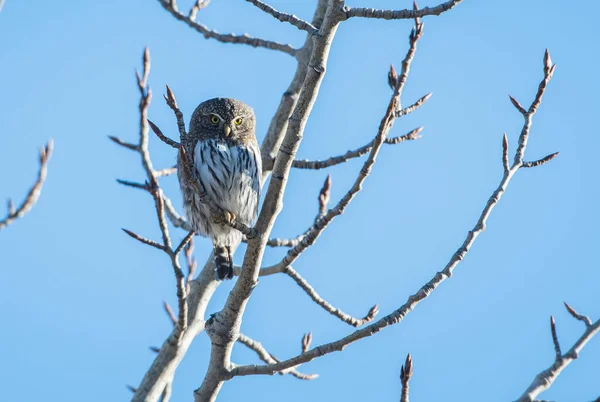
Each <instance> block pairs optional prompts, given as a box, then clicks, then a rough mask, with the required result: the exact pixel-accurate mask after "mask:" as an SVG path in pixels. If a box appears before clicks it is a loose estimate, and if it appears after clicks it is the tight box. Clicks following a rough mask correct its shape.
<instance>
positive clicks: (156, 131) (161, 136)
mask: <svg viewBox="0 0 600 402" xmlns="http://www.w3.org/2000/svg"><path fill="white" fill-rule="evenodd" d="M167 88H169V87H168V86H167ZM169 89H170V88H169ZM167 104H169V101H168V100H167ZM175 108H176V111H175V116H177V118H178V119H177V124H178V125H180V124H183V134H184V135H185V123H183V113H181V111H180V110H179V108H177V104H175ZM177 112H179V115H178V114H177ZM179 119H181V121H180V120H179ZM148 124H149V125H150V128H152V131H154V134H156V136H157V137H158V138H159V139H160V140H161V141H162V142H164V143H165V144H167V145H168V146H170V147H173V148H179V143H178V142H177V141H173V140H172V139H170V138H169V137H167V136H166V135H164V134H163V132H162V131H161V130H160V128H158V126H157V125H156V124H154V123H152V121H150V120H148ZM180 127H181V126H180ZM179 132H180V134H181V129H180V131H179Z"/></svg>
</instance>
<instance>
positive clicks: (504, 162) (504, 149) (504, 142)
mask: <svg viewBox="0 0 600 402" xmlns="http://www.w3.org/2000/svg"><path fill="white" fill-rule="evenodd" d="M502 166H503V167H504V173H508V171H509V170H510V166H509V162H508V137H506V133H504V137H502Z"/></svg>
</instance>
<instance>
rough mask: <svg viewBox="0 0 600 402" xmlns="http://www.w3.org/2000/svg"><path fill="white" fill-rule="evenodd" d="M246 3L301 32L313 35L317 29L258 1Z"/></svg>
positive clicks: (250, 0) (253, 0) (252, 0)
mask: <svg viewBox="0 0 600 402" xmlns="http://www.w3.org/2000/svg"><path fill="white" fill-rule="evenodd" d="M246 1H247V2H248V3H251V4H253V5H254V6H255V7H257V8H259V9H261V10H262V11H264V12H265V13H267V14H269V15H271V16H273V17H275V18H276V19H278V20H279V21H281V22H287V23H290V24H292V25H293V26H295V27H296V28H298V29H299V30H301V31H306V32H308V33H309V34H311V35H313V34H315V33H316V32H317V31H318V29H317V28H315V27H314V26H313V25H312V24H311V23H310V22H307V21H304V20H302V19H300V18H298V17H296V16H295V15H293V14H287V13H282V12H281V11H277V10H275V9H274V8H273V7H271V6H270V5H268V4H266V3H263V2H262V1H260V0H246Z"/></svg>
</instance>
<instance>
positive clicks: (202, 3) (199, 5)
mask: <svg viewBox="0 0 600 402" xmlns="http://www.w3.org/2000/svg"><path fill="white" fill-rule="evenodd" d="M209 4H210V0H196V3H195V4H194V5H193V6H192V8H191V9H190V13H189V15H188V18H189V19H190V20H192V21H196V15H197V14H198V11H200V10H202V9H203V8H204V7H206V6H208V5H209Z"/></svg>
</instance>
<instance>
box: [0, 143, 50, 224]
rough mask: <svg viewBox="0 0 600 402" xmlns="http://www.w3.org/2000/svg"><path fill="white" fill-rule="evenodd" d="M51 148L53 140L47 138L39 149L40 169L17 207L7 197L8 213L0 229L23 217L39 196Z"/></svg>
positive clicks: (1, 222) (1, 221)
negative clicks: (45, 142) (46, 141)
mask: <svg viewBox="0 0 600 402" xmlns="http://www.w3.org/2000/svg"><path fill="white" fill-rule="evenodd" d="M53 149H54V142H53V141H52V140H49V141H48V143H47V144H46V145H45V146H44V147H42V149H41V150H40V156H39V161H40V169H39V170H38V174H37V179H36V181H35V183H34V184H33V186H32V187H31V189H30V190H29V192H28V193H27V196H26V197H25V199H24V200H23V202H22V203H21V205H20V206H19V207H18V208H16V209H15V208H14V206H13V202H12V200H10V199H9V201H8V205H9V207H8V214H7V216H6V218H4V219H2V220H0V230H2V229H4V228H5V227H7V226H8V225H10V224H11V223H13V222H14V220H15V219H18V218H21V217H23V215H25V214H26V213H27V212H29V211H30V210H31V208H32V207H33V206H34V205H35V203H36V202H37V201H38V199H39V198H40V194H41V192H42V187H43V186H44V182H45V181H46V175H47V173H48V161H49V160H50V157H51V156H52V150H53Z"/></svg>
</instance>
